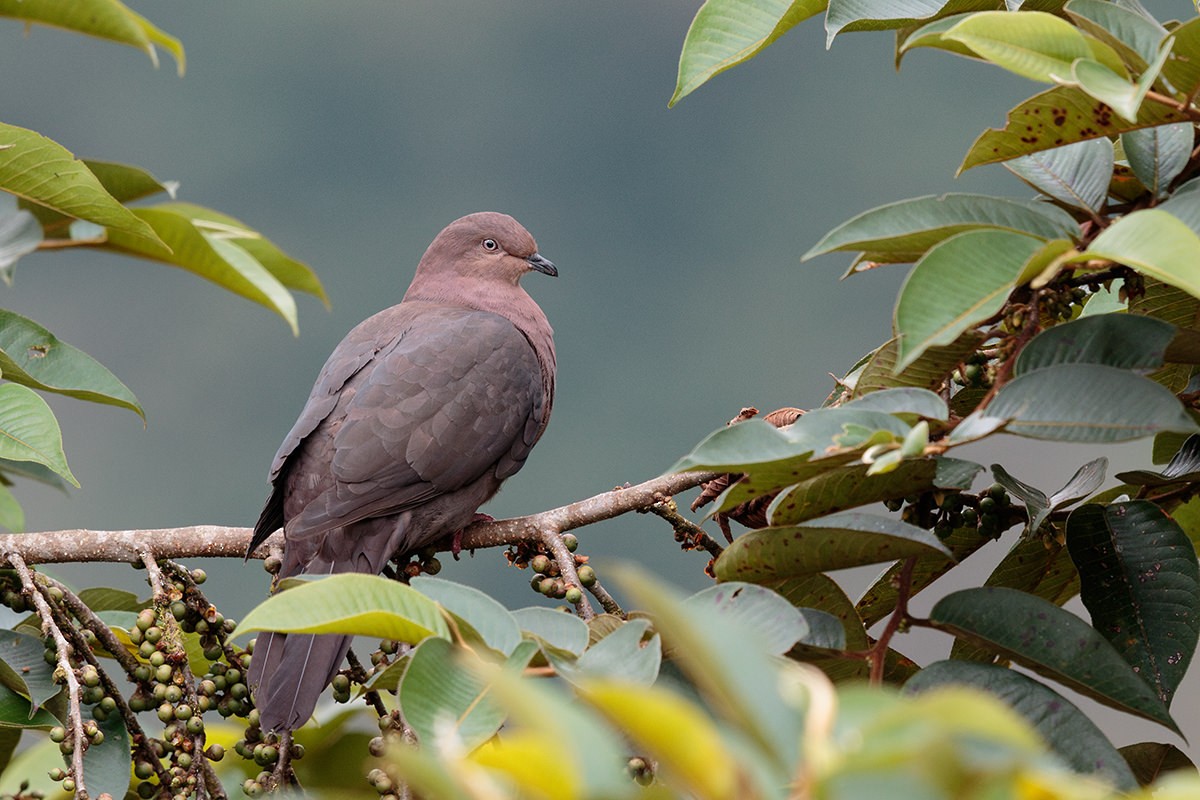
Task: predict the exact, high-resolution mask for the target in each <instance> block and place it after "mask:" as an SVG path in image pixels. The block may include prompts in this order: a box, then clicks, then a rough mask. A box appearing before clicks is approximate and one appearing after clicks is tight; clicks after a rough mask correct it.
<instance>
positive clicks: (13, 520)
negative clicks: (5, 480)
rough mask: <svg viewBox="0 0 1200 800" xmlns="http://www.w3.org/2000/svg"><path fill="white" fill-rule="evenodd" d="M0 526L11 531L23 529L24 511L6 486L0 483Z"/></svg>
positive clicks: (17, 531)
mask: <svg viewBox="0 0 1200 800" xmlns="http://www.w3.org/2000/svg"><path fill="white" fill-rule="evenodd" d="M0 527H3V528H5V529H6V530H9V531H11V532H13V533H20V532H21V531H23V530H25V511H24V510H23V509H22V508H21V504H20V503H19V502H17V498H16V497H14V496H13V493H12V492H11V491H9V489H8V487H7V486H5V485H3V484H0Z"/></svg>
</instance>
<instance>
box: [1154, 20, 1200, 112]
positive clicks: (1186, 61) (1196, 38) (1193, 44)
mask: <svg viewBox="0 0 1200 800" xmlns="http://www.w3.org/2000/svg"><path fill="white" fill-rule="evenodd" d="M1171 36H1172V37H1174V39H1175V45H1174V47H1172V48H1171V57H1170V58H1169V59H1168V60H1167V63H1166V64H1165V65H1163V71H1162V74H1163V77H1164V78H1166V79H1167V80H1169V81H1170V82H1171V85H1172V86H1174V87H1175V88H1176V89H1177V90H1178V91H1179V92H1180V93H1181V94H1182V95H1184V96H1190V95H1192V93H1193V92H1195V91H1196V87H1197V86H1200V19H1192V20H1188V21H1187V22H1185V23H1184V24H1182V25H1180V26H1179V27H1177V28H1174V29H1173V30H1172V31H1171Z"/></svg>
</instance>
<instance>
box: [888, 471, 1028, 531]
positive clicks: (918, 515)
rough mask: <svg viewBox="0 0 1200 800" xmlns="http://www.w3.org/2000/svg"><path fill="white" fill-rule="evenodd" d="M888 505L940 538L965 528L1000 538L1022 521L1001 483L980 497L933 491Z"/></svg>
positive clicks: (893, 501) (902, 517) (890, 501)
mask: <svg viewBox="0 0 1200 800" xmlns="http://www.w3.org/2000/svg"><path fill="white" fill-rule="evenodd" d="M884 505H885V506H887V508H888V510H889V511H900V512H901V514H900V518H901V519H902V520H904V521H905V522H907V523H909V524H910V525H916V526H917V527H919V528H925V529H926V530H931V531H933V532H934V533H935V534H936V535H937V537H938V538H939V539H946V538H948V537H949V536H950V535H951V534H952V533H954V531H956V530H959V529H963V528H974V529H975V530H977V531H978V532H979V535H980V536H983V537H985V538H988V539H999V538H1000V534H1001V533H1003V532H1004V531H1005V530H1007V529H1008V528H1009V527H1011V526H1012V525H1013V524H1014V523H1016V522H1017V521H1019V516H1018V515H1016V514H1015V509H1014V508H1013V506H1012V499H1011V498H1010V497H1009V495H1008V492H1007V491H1005V489H1004V487H1003V486H1001V485H1000V484H998V483H996V484H992V485H991V486H990V487H988V488H987V489H986V490H984V491H983V492H980V493H979V494H978V495H968V494H963V493H962V492H952V491H933V492H924V493H923V494H919V495H910V496H908V497H904V498H895V499H892V500H887V501H885V502H884Z"/></svg>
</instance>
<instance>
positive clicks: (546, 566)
mask: <svg viewBox="0 0 1200 800" xmlns="http://www.w3.org/2000/svg"><path fill="white" fill-rule="evenodd" d="M529 568H530V569H532V570H533V571H534V572H536V573H538V574H540V575H545V574H546V573H547V572H548V571H549V570H550V559H549V558H548V557H547V556H545V555H543V554H542V553H538V554H537V555H536V556H534V557H533V558H531V559H530V560H529Z"/></svg>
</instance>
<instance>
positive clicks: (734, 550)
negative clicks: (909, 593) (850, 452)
mask: <svg viewBox="0 0 1200 800" xmlns="http://www.w3.org/2000/svg"><path fill="white" fill-rule="evenodd" d="M934 553H940V554H941V555H942V558H945V559H947V560H949V559H951V558H952V556H951V555H950V551H949V550H947V549H946V546H945V545H943V544H942V543H941V542H940V541H939V540H938V538H937V537H936V536H934V535H933V534H932V533H930V532H929V531H927V530H924V529H923V528H918V527H916V526H915V525H909V524H907V523H905V522H900V521H899V520H895V519H891V518H889V517H877V516H873V515H871V514H863V513H860V512H854V511H848V512H844V513H841V514H832V515H830V516H827V517H822V518H820V519H816V520H811V521H809V522H806V523H803V524H800V525H789V526H786V527H780V528H759V529H758V530H753V531H750V532H748V533H745V534H743V535H741V536H739V537H738V538H737V539H734V541H733V544H731V545H729V547H727V548H725V552H723V553H722V554H721V555H720V557H719V558H717V560H716V562H715V563H714V564H713V570H714V571H715V573H716V576H717V580H721V581H733V580H742V581H750V582H753V583H765V582H768V581H774V580H780V579H782V578H790V577H795V576H799V575H807V574H810V573H813V572H827V571H829V570H836V569H845V568H847V567H859V566H862V565H864V564H878V563H879V562H881V561H893V560H896V559H900V558H907V557H908V556H913V555H926V556H928V555H932V554H934Z"/></svg>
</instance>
